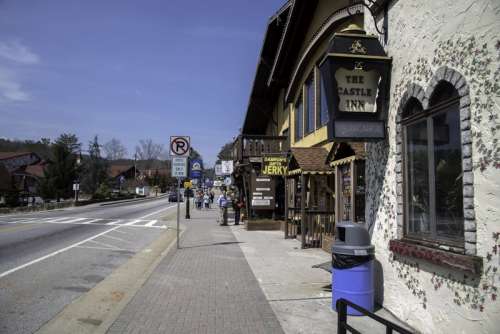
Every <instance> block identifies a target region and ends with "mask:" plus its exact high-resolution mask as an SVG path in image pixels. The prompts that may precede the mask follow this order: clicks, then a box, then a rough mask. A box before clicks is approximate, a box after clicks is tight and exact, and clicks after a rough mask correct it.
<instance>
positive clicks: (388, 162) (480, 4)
mask: <svg viewBox="0 0 500 334" xmlns="http://www.w3.org/2000/svg"><path fill="white" fill-rule="evenodd" d="M373 22H374V21H373V18H372V17H371V16H370V14H368V13H366V16H365V29H366V30H367V32H368V33H373V34H376V33H377V32H376V30H375V29H374V26H373ZM378 26H379V27H380V28H381V27H382V17H381V18H380V20H379V22H378ZM387 26H388V40H387V45H386V51H387V53H388V55H389V56H391V57H393V69H392V78H391V95H390V99H391V101H390V110H389V119H388V140H387V141H385V142H382V143H376V144H369V145H368V147H367V150H368V157H367V165H366V168H367V169H366V174H367V196H366V198H367V203H366V205H367V210H366V215H367V217H366V218H367V221H368V222H370V223H371V228H372V233H373V235H372V240H373V243H374V244H375V246H376V257H377V260H378V261H379V264H380V266H378V268H379V269H378V272H379V274H383V275H381V276H382V277H383V286H384V289H383V291H378V299H379V301H383V305H384V306H385V307H386V308H388V309H389V310H390V311H392V312H393V313H394V314H395V315H397V316H398V317H400V318H401V319H402V320H405V321H407V322H408V323H409V324H410V325H412V326H414V327H415V328H416V329H417V330H419V331H422V332H424V333H498V331H499V328H500V303H499V301H498V297H497V295H498V288H499V287H500V284H499V283H500V282H499V280H500V278H499V274H498V269H499V268H500V259H499V251H500V240H499V233H500V205H499V204H498V203H500V200H499V196H500V160H499V159H500V151H499V146H498V142H499V141H500V119H499V117H500V116H499V115H500V2H499V1H498V0H481V1H478V0H476V1H473V0H461V1H455V0H444V1H434V0H420V1H411V0H399V1H394V2H392V3H391V5H390V6H389V13H388V24H387ZM443 66H446V67H447V68H450V69H453V70H454V71H456V72H458V73H460V74H461V75H462V76H463V78H464V79H465V81H466V83H467V88H468V90H469V91H468V96H469V101H467V100H465V102H463V103H465V104H467V103H468V104H469V106H465V107H468V108H469V110H470V115H469V124H470V127H471V132H470V137H471V138H470V140H471V144H472V145H471V146H470V148H471V152H470V153H471V155H472V176H473V187H472V189H471V190H472V192H473V194H472V195H473V197H472V198H473V203H472V205H473V209H474V212H475V217H474V218H475V230H476V232H475V234H474V235H475V239H476V240H475V241H476V245H475V247H476V249H475V253H476V254H477V256H480V257H482V258H483V272H482V274H481V275H479V276H476V277H474V276H472V277H471V275H468V274H464V273H463V272H460V271H454V270H449V269H445V268H443V267H439V266H435V265H431V264H429V263H427V262H425V261H421V260H416V259H412V258H404V257H398V256H395V255H394V254H392V253H391V252H390V251H389V247H388V242H389V240H391V239H396V238H398V236H399V235H398V232H399V234H400V233H401V231H400V229H399V230H398V210H399V209H398V192H399V191H400V189H398V187H397V184H398V168H400V167H398V161H397V160H398V159H399V158H398V148H397V147H398V145H397V142H398V138H397V133H398V131H397V130H398V129H397V117H398V109H399V106H400V104H401V101H402V99H403V98H404V95H405V93H407V91H408V90H409V89H411V85H412V84H413V85H418V86H420V87H422V89H423V91H424V92H425V90H426V89H427V88H428V87H429V86H430V85H431V84H432V83H431V81H432V78H433V77H435V76H436V75H439V73H436V72H438V69H439V68H442V67H443ZM446 79H448V81H452V80H453V78H452V77H447V78H446ZM428 93H429V92H425V94H428ZM462 107H464V106H462ZM461 119H462V121H464V120H466V116H462V117H461ZM465 123H467V122H465ZM465 123H464V124H465ZM462 140H463V138H462ZM464 204H465V203H464ZM399 211H401V210H399ZM401 215H402V212H399V216H401ZM399 223H400V224H401V222H399ZM471 235H472V234H471Z"/></svg>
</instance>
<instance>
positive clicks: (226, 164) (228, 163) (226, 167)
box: [222, 160, 233, 175]
mask: <svg viewBox="0 0 500 334" xmlns="http://www.w3.org/2000/svg"><path fill="white" fill-rule="evenodd" d="M232 173H233V161H232V160H223V161H222V174H223V175H231V174H232Z"/></svg>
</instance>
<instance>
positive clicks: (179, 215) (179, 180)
mask: <svg viewBox="0 0 500 334" xmlns="http://www.w3.org/2000/svg"><path fill="white" fill-rule="evenodd" d="M180 195H181V178H180V177H179V178H178V179H177V249H179V248H180V245H179V231H180V227H179V225H180V219H181V198H180Z"/></svg>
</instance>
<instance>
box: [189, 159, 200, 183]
mask: <svg viewBox="0 0 500 334" xmlns="http://www.w3.org/2000/svg"><path fill="white" fill-rule="evenodd" d="M190 164H191V178H193V179H199V178H201V177H202V172H203V161H202V160H200V159H193V160H191V161H190Z"/></svg>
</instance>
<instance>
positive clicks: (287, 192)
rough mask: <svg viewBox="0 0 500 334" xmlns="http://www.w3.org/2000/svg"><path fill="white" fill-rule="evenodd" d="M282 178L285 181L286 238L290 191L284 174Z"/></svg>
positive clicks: (286, 233) (286, 236)
mask: <svg viewBox="0 0 500 334" xmlns="http://www.w3.org/2000/svg"><path fill="white" fill-rule="evenodd" d="M283 180H284V182H285V239H288V196H289V193H290V191H289V190H288V179H287V177H286V175H283Z"/></svg>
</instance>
